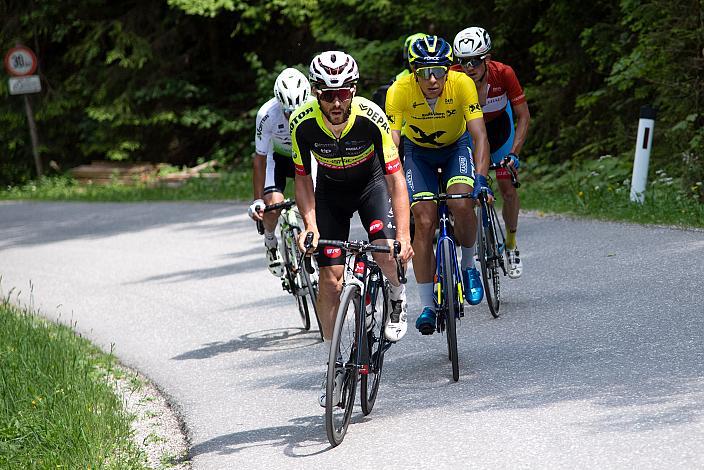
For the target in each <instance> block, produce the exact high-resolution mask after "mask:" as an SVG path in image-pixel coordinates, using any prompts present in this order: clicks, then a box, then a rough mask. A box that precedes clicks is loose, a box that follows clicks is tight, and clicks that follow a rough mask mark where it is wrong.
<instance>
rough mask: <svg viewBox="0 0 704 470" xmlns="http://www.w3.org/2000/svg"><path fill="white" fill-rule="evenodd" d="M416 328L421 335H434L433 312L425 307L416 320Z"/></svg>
mask: <svg viewBox="0 0 704 470" xmlns="http://www.w3.org/2000/svg"><path fill="white" fill-rule="evenodd" d="M416 328H418V331H420V334H422V335H432V334H433V333H435V310H433V309H432V308H430V307H425V308H424V309H423V311H422V312H421V314H420V316H419V317H418V320H416Z"/></svg>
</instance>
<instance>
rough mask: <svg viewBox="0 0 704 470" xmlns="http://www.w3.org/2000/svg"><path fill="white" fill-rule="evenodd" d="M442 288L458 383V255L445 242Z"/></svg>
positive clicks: (450, 351) (455, 377)
mask: <svg viewBox="0 0 704 470" xmlns="http://www.w3.org/2000/svg"><path fill="white" fill-rule="evenodd" d="M442 257H443V259H442V261H443V262H442V286H443V297H444V301H443V303H444V308H443V310H444V313H445V330H446V333H447V353H448V356H449V358H450V361H451V362H452V379H453V380H454V381H455V382H457V381H458V380H459V378H460V366H459V358H458V357H457V323H456V321H457V315H458V310H459V305H458V301H457V295H458V290H457V285H458V282H459V279H457V276H456V275H455V273H456V271H455V265H456V263H457V253H453V247H452V244H451V243H449V242H447V241H446V242H445V243H443V245H442Z"/></svg>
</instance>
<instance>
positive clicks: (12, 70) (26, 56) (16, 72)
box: [5, 46, 37, 77]
mask: <svg viewBox="0 0 704 470" xmlns="http://www.w3.org/2000/svg"><path fill="white" fill-rule="evenodd" d="M5 70H7V73H9V74H10V75H13V76H15V77H24V76H26V75H32V74H33V73H34V71H35V70H37V56H35V55H34V52H32V49H30V48H29V47H25V46H17V47H13V48H12V49H10V50H9V51H7V54H5Z"/></svg>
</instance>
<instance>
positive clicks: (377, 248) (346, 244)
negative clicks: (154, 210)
mask: <svg viewBox="0 0 704 470" xmlns="http://www.w3.org/2000/svg"><path fill="white" fill-rule="evenodd" d="M312 242H313V233H312V232H308V235H307V236H306V241H305V243H304V247H305V248H306V250H308V249H310V248H312ZM322 245H327V246H334V247H337V248H342V249H343V250H345V251H351V252H352V253H391V248H390V247H389V246H388V245H376V244H374V243H370V242H368V241H362V240H349V241H347V240H326V239H320V240H318V247H320V246H322ZM316 249H317V248H316ZM400 253H401V243H400V242H399V241H398V240H394V248H393V255H394V260H395V261H396V275H397V276H398V280H399V282H400V283H401V284H405V283H406V281H407V279H406V273H405V269H404V268H403V265H402V264H401V260H400V259H399V257H398V255H399V254H400Z"/></svg>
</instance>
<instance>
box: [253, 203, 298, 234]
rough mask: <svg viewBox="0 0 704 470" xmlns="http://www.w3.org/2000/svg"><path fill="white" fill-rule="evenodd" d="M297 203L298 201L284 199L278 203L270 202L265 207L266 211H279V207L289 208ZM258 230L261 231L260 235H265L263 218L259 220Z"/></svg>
mask: <svg viewBox="0 0 704 470" xmlns="http://www.w3.org/2000/svg"><path fill="white" fill-rule="evenodd" d="M295 205H296V201H292V200H291V199H284V200H283V201H281V202H277V203H276V204H269V205H268V206H266V207H265V208H264V212H271V211H277V210H279V209H286V210H289V209H291V208H292V207H293V206H295ZM257 232H259V235H264V224H263V223H262V221H261V220H257Z"/></svg>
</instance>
